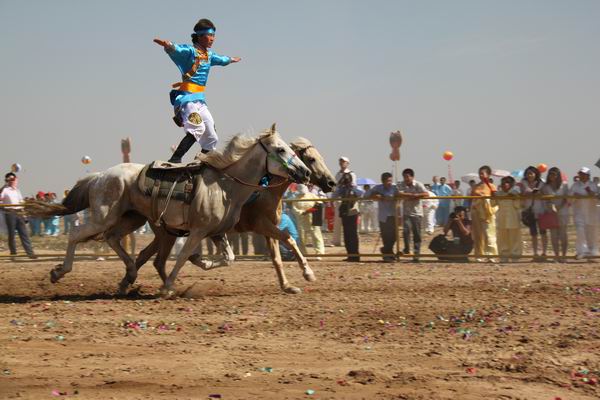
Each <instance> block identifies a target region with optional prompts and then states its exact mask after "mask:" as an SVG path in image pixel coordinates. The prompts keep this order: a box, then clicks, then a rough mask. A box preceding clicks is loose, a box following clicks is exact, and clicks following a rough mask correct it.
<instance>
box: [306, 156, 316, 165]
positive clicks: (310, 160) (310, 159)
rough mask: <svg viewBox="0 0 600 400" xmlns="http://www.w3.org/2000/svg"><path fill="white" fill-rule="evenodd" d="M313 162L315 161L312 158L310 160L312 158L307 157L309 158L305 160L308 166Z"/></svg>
mask: <svg viewBox="0 0 600 400" xmlns="http://www.w3.org/2000/svg"><path fill="white" fill-rule="evenodd" d="M315 161H316V160H315V159H314V158H312V157H309V158H307V159H306V162H307V163H309V164H312V163H314V162H315Z"/></svg>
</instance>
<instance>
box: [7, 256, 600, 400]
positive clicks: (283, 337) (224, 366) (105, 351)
mask: <svg viewBox="0 0 600 400" xmlns="http://www.w3.org/2000/svg"><path fill="white" fill-rule="evenodd" d="M53 264H54V263H50V262H43V261H42V262H39V261H38V262H16V263H10V262H3V263H0V273H1V277H2V278H1V280H0V309H1V313H2V318H1V320H0V348H1V349H2V351H1V354H0V371H1V372H2V375H0V398H20V399H43V398H56V397H68V398H80V399H110V398H114V399H206V398H211V397H209V396H210V395H214V396H213V397H212V398H218V397H217V395H220V396H222V397H221V398H223V399H252V398H261V399H266V398H269V399H297V398H320V399H327V398H335V399H363V398H364V399H375V398H377V399H457V398H460V399H483V398H485V399H543V400H553V399H555V398H561V399H563V400H566V399H595V398H598V396H600V386H599V385H598V384H596V385H593V382H594V379H596V378H597V377H598V371H599V370H600V355H599V354H600V331H599V328H600V318H599V316H600V310H599V307H600V264H591V263H579V264H576V263H570V264H566V265H565V264H519V265H503V266H499V265H486V264H470V265H469V264H454V265H451V264H440V263H422V264H420V265H415V264H409V263H398V264H379V263H375V262H367V263H362V264H352V265H350V264H344V263H343V262H340V261H322V262H313V263H312V265H313V268H314V270H315V272H316V274H317V277H318V279H319V280H318V281H317V282H315V283H311V284H309V283H306V282H303V281H301V274H300V271H299V270H298V268H297V267H296V266H295V265H294V266H291V264H290V263H286V265H290V267H289V268H286V270H287V271H288V276H289V277H290V279H291V281H292V282H294V283H295V284H297V285H299V286H301V287H303V288H304V289H305V291H304V293H302V294H300V295H296V296H291V295H283V294H281V293H280V292H279V290H278V288H277V286H276V281H275V274H274V272H273V270H272V269H271V267H270V265H269V264H268V263H266V262H245V261H244V262H239V263H237V264H236V265H235V266H234V267H231V268H228V269H221V270H217V271H212V272H210V273H206V272H202V271H200V270H199V269H197V268H195V267H193V266H191V265H189V264H188V265H186V267H185V268H184V269H183V271H182V273H181V274H180V280H179V286H178V288H179V289H180V290H183V289H185V288H186V287H189V286H190V285H192V284H194V283H195V284H194V285H193V286H192V287H191V288H189V290H187V292H186V296H187V297H188V298H179V299H176V300H161V299H159V298H157V297H156V296H155V294H156V293H157V292H158V288H159V286H160V282H159V280H158V278H157V277H156V274H155V272H154V270H153V268H152V267H151V266H147V267H146V268H145V269H144V270H142V272H141V275H140V278H139V280H138V282H139V290H138V291H137V293H136V294H134V295H132V296H129V297H128V298H120V299H117V298H114V297H113V295H112V294H113V293H114V292H115V290H116V287H117V283H118V281H119V280H120V278H121V276H122V274H123V267H122V265H121V264H120V263H119V262H116V261H107V262H91V261H86V262H79V263H76V265H75V268H74V271H73V272H72V273H71V274H69V275H67V276H66V277H65V278H64V279H63V280H62V281H61V282H59V283H58V284H56V285H52V284H51V283H50V282H49V280H48V271H49V270H50V268H51V267H52V266H53ZM170 266H172V262H171V263H170ZM189 297H194V298H189ZM126 321H130V323H127V322H126ZM140 321H147V324H146V325H145V324H144V323H143V322H140ZM586 379H587V380H588V383H585V382H584V380H586ZM307 390H314V394H312V395H310V394H306V391H307ZM53 391H55V392H54V395H53V394H52V392H53ZM60 393H66V396H57V395H60Z"/></svg>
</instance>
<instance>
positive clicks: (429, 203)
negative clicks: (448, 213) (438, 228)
mask: <svg viewBox="0 0 600 400" xmlns="http://www.w3.org/2000/svg"><path fill="white" fill-rule="evenodd" d="M425 189H427V196H429V197H427V198H424V199H423V200H422V201H421V205H422V206H423V221H424V224H425V233H427V234H428V235H432V234H433V231H434V229H435V210H437V208H438V204H439V200H438V199H433V198H432V197H435V193H433V192H432V191H431V185H430V184H429V183H426V184H425Z"/></svg>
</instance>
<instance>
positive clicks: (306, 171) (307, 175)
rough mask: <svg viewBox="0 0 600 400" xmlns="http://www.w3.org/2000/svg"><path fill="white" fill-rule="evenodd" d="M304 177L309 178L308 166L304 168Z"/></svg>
mask: <svg viewBox="0 0 600 400" xmlns="http://www.w3.org/2000/svg"><path fill="white" fill-rule="evenodd" d="M304 177H305V178H306V179H308V178H310V170H309V169H308V168H307V169H305V170H304Z"/></svg>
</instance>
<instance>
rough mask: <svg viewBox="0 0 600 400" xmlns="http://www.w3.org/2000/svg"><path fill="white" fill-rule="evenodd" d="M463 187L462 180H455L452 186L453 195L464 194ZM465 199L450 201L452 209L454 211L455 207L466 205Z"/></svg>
mask: <svg viewBox="0 0 600 400" xmlns="http://www.w3.org/2000/svg"><path fill="white" fill-rule="evenodd" d="M464 195H465V194H464V193H463V191H462V189H461V188H460V181H454V187H453V188H452V196H464ZM464 202H465V200H464V199H452V201H451V202H450V211H454V209H455V208H456V207H458V206H461V207H462V206H464Z"/></svg>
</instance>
